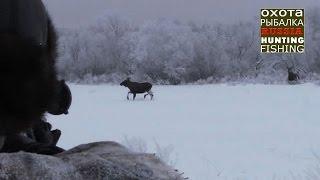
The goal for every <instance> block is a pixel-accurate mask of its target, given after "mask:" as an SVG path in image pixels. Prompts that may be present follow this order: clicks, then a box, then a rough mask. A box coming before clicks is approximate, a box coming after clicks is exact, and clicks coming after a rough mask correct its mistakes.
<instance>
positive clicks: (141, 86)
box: [120, 78, 153, 100]
mask: <svg viewBox="0 0 320 180" xmlns="http://www.w3.org/2000/svg"><path fill="white" fill-rule="evenodd" d="M120 86H124V87H127V88H129V92H128V94H127V99H128V100H129V95H130V94H133V100H135V98H136V95H137V94H143V93H147V94H145V95H144V99H145V98H146V97H147V96H148V95H149V96H150V97H151V100H152V99H153V92H152V91H151V88H152V84H151V83H148V82H144V83H138V82H132V81H131V80H130V78H127V79H126V80H124V81H123V82H121V83H120Z"/></svg>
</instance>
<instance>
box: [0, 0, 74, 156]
mask: <svg viewBox="0 0 320 180" xmlns="http://www.w3.org/2000/svg"><path fill="white" fill-rule="evenodd" d="M0 22H1V23H0V82H1V88H0V150H1V151H5V152H15V151H19V150H24V151H29V152H35V153H43V154H55V153H58V152H61V151H62V149H61V148H58V147H56V146H55V144H56V142H55V141H57V140H58V139H59V136H60V133H61V132H60V131H58V130H56V131H51V128H49V129H50V130H48V128H47V129H45V128H43V127H42V126H43V124H45V123H44V122H43V120H44V117H43V116H44V114H45V112H50V113H52V114H55V115H59V114H66V113H67V112H68V108H69V106H70V104H71V93H70V91H68V88H66V84H65V83H64V81H59V80H58V79H57V73H56V70H55V59H56V54H57V43H56V42H57V36H56V32H55V29H54V26H53V25H52V23H51V19H50V17H49V15H48V13H47V11H46V9H45V7H44V5H43V3H42V1H41V0H1V1H0ZM39 131H44V132H43V133H39ZM31 134H35V135H34V137H32V136H31ZM46 135H47V137H46ZM49 136H50V138H51V139H52V141H51V140H50V142H43V140H44V139H46V140H48V138H49ZM50 138H49V139H50ZM48 141H49V140H48ZM3 146H4V147H3Z"/></svg>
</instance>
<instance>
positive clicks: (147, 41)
mask: <svg viewBox="0 0 320 180" xmlns="http://www.w3.org/2000/svg"><path fill="white" fill-rule="evenodd" d="M319 10H320V9H319V8H311V9H307V10H306V11H307V12H308V13H306V32H305V36H306V52H305V53H304V54H296V55H292V54H290V55H283V54H278V55H277V54H273V55H270V54H263V55H261V53H260V49H259V48H260V47H259V43H260V39H259V36H260V32H259V18H253V20H252V21H250V22H249V21H248V22H237V23H234V24H221V23H211V24H209V23H207V24H199V23H195V22H179V21H177V20H172V19H157V20H152V21H147V22H145V23H143V24H140V25H135V24H133V23H131V22H130V18H128V17H123V16H122V15H120V14H117V13H107V14H106V15H104V16H102V17H99V18H98V19H97V21H96V22H95V23H93V24H92V25H90V26H88V27H86V28H81V29H59V35H60V53H59V59H60V60H59V63H58V69H59V72H60V75H61V76H62V78H64V79H66V80H68V81H71V82H78V83H118V82H120V81H121V80H123V79H124V78H126V77H132V78H133V79H136V80H138V81H139V80H147V81H150V82H153V83H155V84H172V85H177V84H190V83H191V84H203V83H216V82H229V81H233V82H249V83H256V82H257V83H264V84H269V83H285V82H286V73H287V67H293V68H294V71H296V72H297V73H299V75H300V77H302V79H303V80H304V81H310V80H315V79H318V76H319V73H320V46H319V44H320V23H319V19H320V12H319ZM234 31H237V32H234ZM230 42H232V43H230Z"/></svg>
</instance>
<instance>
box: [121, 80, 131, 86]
mask: <svg viewBox="0 0 320 180" xmlns="http://www.w3.org/2000/svg"><path fill="white" fill-rule="evenodd" d="M129 82H130V78H127V79H126V80H124V81H122V82H121V83H120V86H125V87H127V86H128V83H129Z"/></svg>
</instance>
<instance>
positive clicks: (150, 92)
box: [148, 91, 153, 100]
mask: <svg viewBox="0 0 320 180" xmlns="http://www.w3.org/2000/svg"><path fill="white" fill-rule="evenodd" d="M148 94H149V95H150V97H151V100H152V99H153V92H152V91H148Z"/></svg>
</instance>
